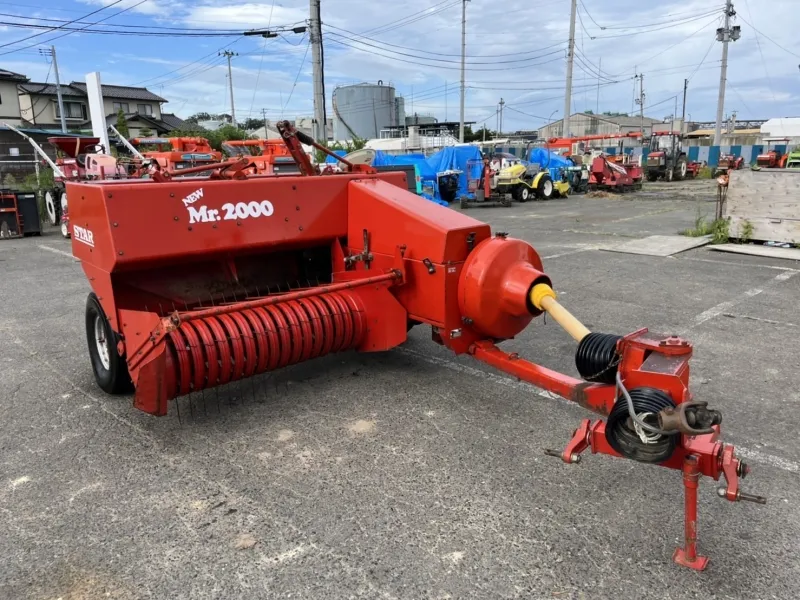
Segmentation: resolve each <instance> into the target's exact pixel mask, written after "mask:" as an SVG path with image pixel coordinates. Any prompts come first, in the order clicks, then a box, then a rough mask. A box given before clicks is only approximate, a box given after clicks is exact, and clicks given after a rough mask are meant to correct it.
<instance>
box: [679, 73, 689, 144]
mask: <svg viewBox="0 0 800 600" xmlns="http://www.w3.org/2000/svg"><path fill="white" fill-rule="evenodd" d="M688 88H689V80H688V79H684V80H683V110H682V111H681V133H683V132H684V131H686V132H687V133H688V132H689V128H688V127H687V126H686V90H687V89H688Z"/></svg>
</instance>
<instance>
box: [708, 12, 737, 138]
mask: <svg viewBox="0 0 800 600" xmlns="http://www.w3.org/2000/svg"><path fill="white" fill-rule="evenodd" d="M735 16H736V11H735V10H733V1H732V0H726V2H725V26H724V27H720V28H719V29H717V41H718V42H722V68H721V69H720V72H719V99H718V100H717V122H716V126H715V127H714V145H715V146H719V145H720V142H721V141H722V112H723V110H724V109H725V83H726V82H727V80H728V42H730V41H734V42H735V41H736V40H738V39H739V34H740V32H741V27H739V26H738V25H736V26H735V27H731V17H735Z"/></svg>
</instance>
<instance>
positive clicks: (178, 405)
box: [175, 397, 183, 426]
mask: <svg viewBox="0 0 800 600" xmlns="http://www.w3.org/2000/svg"><path fill="white" fill-rule="evenodd" d="M175 409H176V410H177V412H178V425H181V426H183V421H181V399H180V397H178V398H175Z"/></svg>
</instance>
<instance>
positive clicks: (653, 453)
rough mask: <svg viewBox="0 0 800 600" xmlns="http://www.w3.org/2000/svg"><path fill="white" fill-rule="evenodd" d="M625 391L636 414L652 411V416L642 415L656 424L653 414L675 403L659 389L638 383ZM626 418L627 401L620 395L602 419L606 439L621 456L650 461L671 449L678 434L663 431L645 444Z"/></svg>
mask: <svg viewBox="0 0 800 600" xmlns="http://www.w3.org/2000/svg"><path fill="white" fill-rule="evenodd" d="M629 393H630V395H631V400H633V408H634V410H635V411H636V413H637V414H639V413H642V412H649V413H652V415H653V416H651V417H646V418H645V422H646V423H648V424H651V425H658V422H657V418H656V417H655V415H656V414H657V413H658V412H659V411H661V410H662V409H664V408H671V407H672V408H674V407H675V403H674V402H673V401H672V398H670V397H669V395H668V394H667V393H666V392H663V391H661V390H659V389H655V388H649V387H640V388H634V389H632V390H630V391H629ZM629 422H630V415H629V414H628V403H627V402H626V401H625V398H623V397H622V396H621V395H620V397H619V398H618V399H617V401H616V403H615V404H614V408H612V409H611V413H610V414H609V415H608V419H607V420H606V441H607V442H608V444H609V446H611V447H612V448H613V449H614V450H616V451H617V452H619V453H620V454H621V455H622V456H624V457H625V458H630V459H632V460H635V461H638V462H643V463H650V464H653V463H661V462H664V461H665V460H667V459H668V458H669V457H670V456H672V453H673V452H675V446H676V445H677V443H678V439H679V438H680V436H679V435H664V436H661V438H660V439H659V440H657V441H656V442H655V443H653V444H645V443H643V442H642V440H640V439H639V436H638V435H637V434H636V432H635V431H634V430H633V429H632V428H631V427H629Z"/></svg>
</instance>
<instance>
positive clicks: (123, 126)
mask: <svg viewBox="0 0 800 600" xmlns="http://www.w3.org/2000/svg"><path fill="white" fill-rule="evenodd" d="M116 128H117V131H119V134H120V135H122V136H124V137H125V138H129V137H131V133H130V131H128V121H127V119H125V113H124V112H122V109H121V108H120V109H119V112H118V113H117V124H116Z"/></svg>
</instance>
